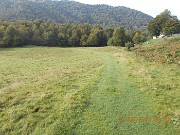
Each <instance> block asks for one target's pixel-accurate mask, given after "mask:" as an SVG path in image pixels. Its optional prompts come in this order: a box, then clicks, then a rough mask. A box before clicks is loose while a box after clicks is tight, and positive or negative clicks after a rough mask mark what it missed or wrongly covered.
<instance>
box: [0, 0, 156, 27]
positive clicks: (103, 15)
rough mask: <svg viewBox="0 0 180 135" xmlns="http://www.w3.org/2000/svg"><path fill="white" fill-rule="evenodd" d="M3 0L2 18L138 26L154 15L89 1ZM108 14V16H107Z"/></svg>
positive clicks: (144, 23) (1, 2)
mask: <svg viewBox="0 0 180 135" xmlns="http://www.w3.org/2000/svg"><path fill="white" fill-rule="evenodd" d="M33 1H42V0H1V1H0V20H4V21H22V20H29V21H30V20H35V19H40V20H43V21H47V20H52V21H53V22H56V23H61V24H66V23H68V24H72V23H76V24H84V23H88V24H91V25H95V24H98V25H101V26H109V27H114V28H115V27H118V26H119V25H121V26H123V27H125V28H127V29H131V30H132V29H136V28H141V27H144V26H147V25H148V23H149V22H150V21H151V20H152V19H153V18H152V17H151V16H149V15H147V14H144V13H142V12H140V11H137V10H133V9H130V8H126V7H121V6H119V7H112V6H108V5H88V4H82V3H79V2H75V1H68V0H62V1H51V0H50V1H48V0H46V1H45V2H33ZM107 18H108V19H107Z"/></svg>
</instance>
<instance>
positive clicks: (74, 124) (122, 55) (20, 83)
mask: <svg viewBox="0 0 180 135" xmlns="http://www.w3.org/2000/svg"><path fill="white" fill-rule="evenodd" d="M179 72H180V70H179V67H178V66H175V65H169V66H166V65H156V64H152V63H150V62H147V61H144V60H143V59H142V58H139V59H137V58H136V56H135V54H133V53H132V52H126V51H125V50H124V49H123V48H118V47H101V48H56V47H34V46H27V47H24V48H15V49H12V48H9V49H0V135H20V134H22V135H26V134H28V135H65V134H66V135H172V134H173V135H179V132H180V130H179V116H180V107H179V104H178V103H179V101H180V100H179V90H180V86H179V79H180V78H179V77H180V76H179ZM169 85H170V86H169ZM169 87H170V88H169Z"/></svg>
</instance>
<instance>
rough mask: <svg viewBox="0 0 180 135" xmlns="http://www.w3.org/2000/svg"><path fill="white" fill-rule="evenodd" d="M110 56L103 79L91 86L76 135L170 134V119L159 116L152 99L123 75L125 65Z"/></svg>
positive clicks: (171, 131) (104, 69)
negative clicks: (152, 104) (86, 105)
mask: <svg viewBox="0 0 180 135" xmlns="http://www.w3.org/2000/svg"><path fill="white" fill-rule="evenodd" d="M106 56H107V57H108V59H107V61H106V63H105V65H104V68H103V69H102V72H101V75H100V78H99V79H98V81H97V82H96V83H95V84H94V86H93V87H92V89H91V90H92V93H91V95H90V99H89V106H88V107H87V108H86V109H85V112H84V113H83V115H82V121H81V123H80V124H79V126H78V128H77V130H76V133H77V134H86V135H90V134H92V135H109V134H112V135H170V134H178V132H175V131H173V128H172V127H171V126H170V122H169V119H168V117H167V116H158V115H157V114H156V113H155V112H154V110H153V107H151V97H150V96H149V95H147V94H146V93H143V92H142V91H141V90H140V89H139V88H138V87H137V86H136V85H135V84H133V81H132V80H130V79H128V78H126V77H125V76H124V71H125V68H126V67H125V66H124V65H120V64H118V63H117V61H116V60H115V59H114V58H113V57H112V56H111V55H106Z"/></svg>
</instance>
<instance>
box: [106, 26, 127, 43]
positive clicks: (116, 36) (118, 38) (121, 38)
mask: <svg viewBox="0 0 180 135" xmlns="http://www.w3.org/2000/svg"><path fill="white" fill-rule="evenodd" d="M125 42H126V34H125V30H124V28H123V27H119V28H116V29H115V30H114V32H113V36H112V38H111V39H109V41H108V45H113V46H124V45H125Z"/></svg>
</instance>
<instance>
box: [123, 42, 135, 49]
mask: <svg viewBox="0 0 180 135" xmlns="http://www.w3.org/2000/svg"><path fill="white" fill-rule="evenodd" d="M125 47H127V50H128V51H130V50H131V47H134V45H133V43H132V42H127V43H126V44H125Z"/></svg>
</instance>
